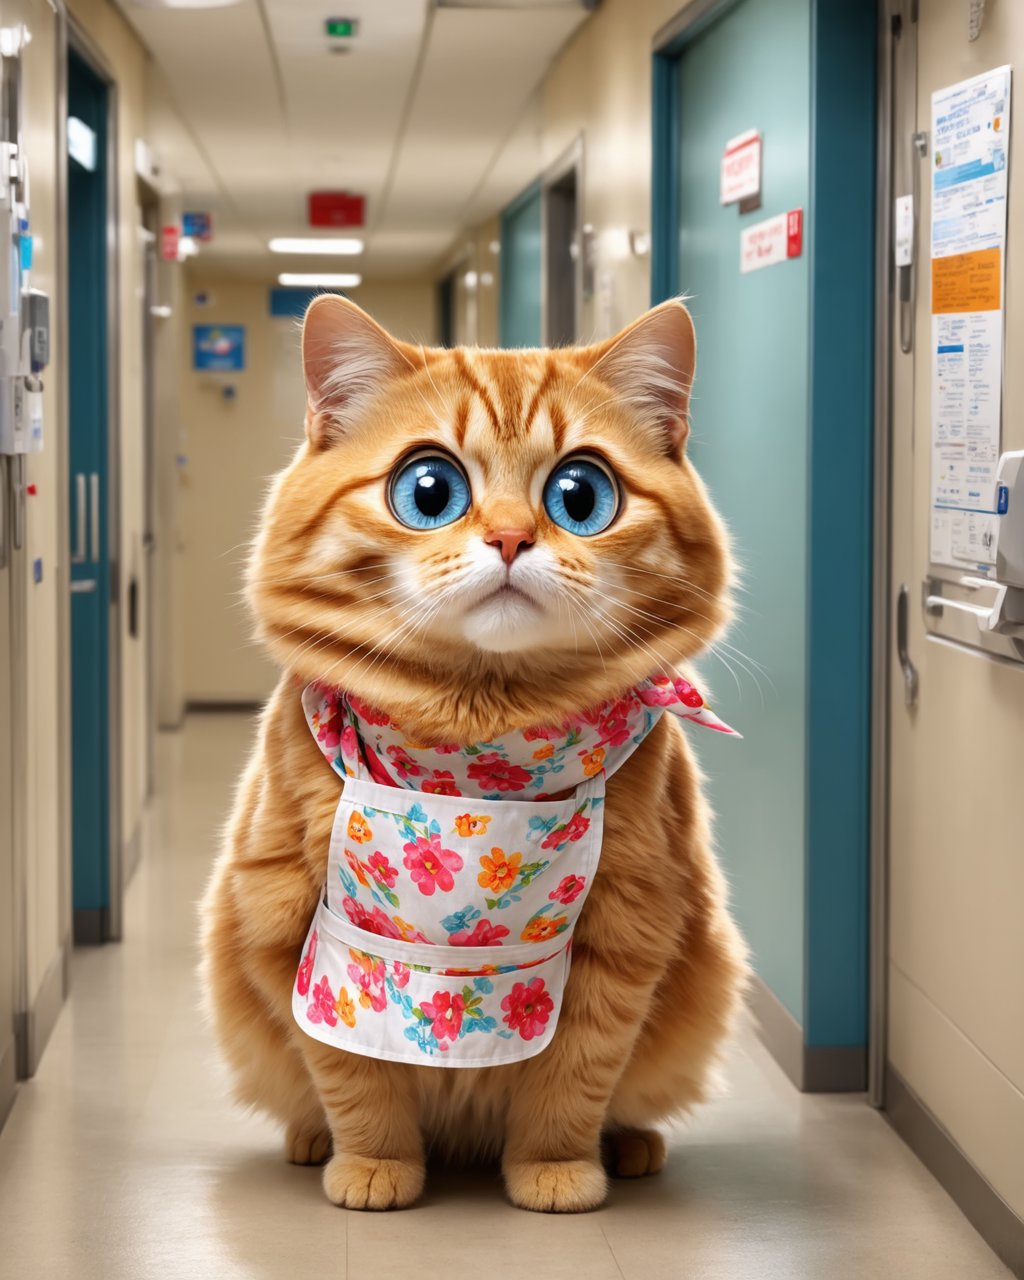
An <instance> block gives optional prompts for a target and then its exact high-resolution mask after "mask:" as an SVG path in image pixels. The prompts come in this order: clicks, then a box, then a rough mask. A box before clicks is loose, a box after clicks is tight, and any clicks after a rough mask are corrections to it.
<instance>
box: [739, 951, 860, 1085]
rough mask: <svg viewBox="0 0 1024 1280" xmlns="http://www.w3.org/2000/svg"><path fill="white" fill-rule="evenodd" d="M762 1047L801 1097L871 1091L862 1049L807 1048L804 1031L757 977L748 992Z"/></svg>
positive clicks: (750, 1007) (831, 1046)
mask: <svg viewBox="0 0 1024 1280" xmlns="http://www.w3.org/2000/svg"><path fill="white" fill-rule="evenodd" d="M747 1006H748V1008H749V1009H750V1012H751V1013H752V1014H753V1016H754V1022H755V1025H756V1027H757V1033H758V1036H759V1037H760V1039H761V1043H762V1044H763V1045H764V1047H765V1048H766V1049H767V1050H768V1052H769V1053H770V1054H771V1055H772V1057H773V1058H774V1059H775V1061H776V1062H777V1063H778V1064H779V1066H780V1067H781V1068H782V1070H783V1071H784V1072H785V1073H786V1075H787V1076H788V1077H789V1079H790V1080H791V1081H792V1082H793V1084H794V1085H796V1087H797V1088H798V1089H799V1090H800V1092H801V1093H861V1092H863V1090H864V1089H865V1088H866V1087H867V1050H866V1049H865V1048H864V1047H863V1046H862V1045H845V1044H837V1045H807V1044H804V1032H803V1028H802V1027H801V1026H800V1024H799V1022H797V1020H796V1018H794V1017H793V1015H792V1014H791V1013H790V1011H789V1010H788V1009H787V1008H786V1006H785V1005H784V1004H783V1003H782V1001H781V1000H780V999H779V997H778V996H777V995H776V994H775V992H774V991H772V989H771V988H770V987H769V986H768V985H767V984H766V983H765V982H764V980H763V979H761V978H759V977H758V976H757V975H756V974H755V975H754V976H753V978H752V979H751V982H750V987H749V989H748V991H747Z"/></svg>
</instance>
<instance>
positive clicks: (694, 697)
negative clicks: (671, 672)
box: [672, 677, 704, 707]
mask: <svg viewBox="0 0 1024 1280" xmlns="http://www.w3.org/2000/svg"><path fill="white" fill-rule="evenodd" d="M672 683H673V686H674V688H675V691H676V693H677V694H678V695H679V701H680V702H682V703H684V704H685V705H686V706H688V707H702V706H703V705H704V699H703V698H702V697H701V695H700V694H699V693H698V692H697V690H696V689H695V688H694V687H693V685H692V684H690V682H689V680H683V679H682V677H680V678H679V679H677V680H674V681H673V682H672Z"/></svg>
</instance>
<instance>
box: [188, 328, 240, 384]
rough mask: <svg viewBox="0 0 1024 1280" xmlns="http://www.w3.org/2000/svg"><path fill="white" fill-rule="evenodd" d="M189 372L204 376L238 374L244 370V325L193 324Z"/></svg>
mask: <svg viewBox="0 0 1024 1280" xmlns="http://www.w3.org/2000/svg"><path fill="white" fill-rule="evenodd" d="M192 368H193V369H196V370H197V371H200V372H206V373H240V372H241V371H242V370H243V369H244V368H245V325H244V324H194V325H193V326H192Z"/></svg>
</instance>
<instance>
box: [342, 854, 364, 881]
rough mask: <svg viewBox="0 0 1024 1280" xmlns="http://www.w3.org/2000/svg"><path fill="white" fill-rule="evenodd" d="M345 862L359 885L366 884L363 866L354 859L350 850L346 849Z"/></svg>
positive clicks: (354, 856)
mask: <svg viewBox="0 0 1024 1280" xmlns="http://www.w3.org/2000/svg"><path fill="white" fill-rule="evenodd" d="M345 861H346V862H347V863H348V865H349V867H350V868H351V869H352V874H353V875H354V876H355V878H356V879H357V880H358V881H359V883H360V884H366V883H367V879H366V876H365V875H364V874H363V864H362V863H361V862H360V861H359V859H358V858H357V857H356V855H355V854H354V853H353V852H352V850H351V849H348V848H346V849H345Z"/></svg>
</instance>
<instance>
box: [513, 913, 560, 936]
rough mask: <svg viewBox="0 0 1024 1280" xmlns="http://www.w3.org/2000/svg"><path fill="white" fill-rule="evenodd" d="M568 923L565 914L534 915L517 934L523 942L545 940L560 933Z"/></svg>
mask: <svg viewBox="0 0 1024 1280" xmlns="http://www.w3.org/2000/svg"><path fill="white" fill-rule="evenodd" d="M568 923H569V920H568V917H567V916H554V917H551V918H549V917H548V916H534V917H533V919H532V920H530V921H529V922H528V923H527V925H526V928H525V929H524V930H523V932H522V933H521V934H520V935H519V936H520V937H521V938H522V940H523V941H524V942H547V940H548V939H549V938H554V937H555V936H556V935H557V934H559V933H561V932H562V930H563V929H564V928H565V927H566V925H567V924H568Z"/></svg>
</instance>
